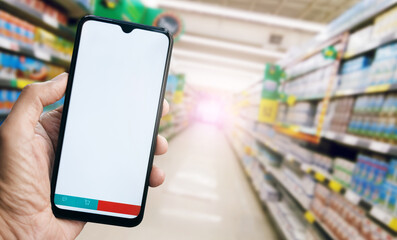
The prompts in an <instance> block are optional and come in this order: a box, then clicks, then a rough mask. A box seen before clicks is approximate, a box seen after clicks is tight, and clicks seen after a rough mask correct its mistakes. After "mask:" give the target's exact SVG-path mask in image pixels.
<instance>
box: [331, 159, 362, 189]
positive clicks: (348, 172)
mask: <svg viewBox="0 0 397 240" xmlns="http://www.w3.org/2000/svg"><path fill="white" fill-rule="evenodd" d="M355 166H356V164H355V163H354V162H351V161H349V160H346V159H343V158H335V160H334V162H333V171H332V176H333V179H335V180H336V181H338V182H339V183H340V184H342V185H343V186H344V187H345V188H349V187H350V183H351V180H352V175H353V171H354V168H355Z"/></svg>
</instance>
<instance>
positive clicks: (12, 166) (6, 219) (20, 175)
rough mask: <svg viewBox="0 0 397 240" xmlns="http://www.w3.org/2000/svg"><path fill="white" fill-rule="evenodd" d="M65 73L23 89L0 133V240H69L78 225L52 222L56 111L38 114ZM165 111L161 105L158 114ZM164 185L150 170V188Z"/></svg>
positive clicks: (61, 89) (57, 95) (58, 93)
mask: <svg viewBox="0 0 397 240" xmlns="http://www.w3.org/2000/svg"><path fill="white" fill-rule="evenodd" d="M67 76H68V75H67V74H66V73H64V74H61V75H59V76H58V77H56V78H54V79H53V80H51V81H48V82H45V83H34V84H30V85H28V86H27V87H25V88H24V90H23V91H22V94H21V95H20V97H19V99H18V100H17V102H16V103H15V105H14V107H13V109H12V111H11V113H10V114H9V116H8V117H7V119H6V120H5V122H4V123H3V125H2V126H1V128H0V238H2V239H74V238H75V237H77V235H78V234H79V233H80V232H81V230H82V229H83V227H84V224H85V223H84V222H78V221H71V220H64V219H58V218H55V217H54V215H53V213H52V210H51V203H50V192H51V189H50V178H51V173H52V167H53V162H54V157H55V149H56V146H57V141H58V131H59V126H60V121H61V115H62V107H61V108H58V109H56V110H53V111H51V112H48V113H46V114H44V115H41V114H42V112H43V107H44V106H47V105H50V104H52V103H54V102H56V101H58V100H59V99H61V98H62V96H63V95H64V93H65V89H66V83H67ZM168 109H169V106H168V103H167V102H166V101H165V102H164V104H163V115H164V114H166V113H167V112H168ZM167 148H168V143H167V140H166V139H165V138H163V137H161V136H158V137H157V146H156V154H157V155H159V154H164V153H165V152H166V151H167ZM163 181H164V173H163V171H162V170H160V169H159V168H157V167H156V166H153V169H152V172H151V175H150V186H151V187H156V186H159V185H160V184H162V183H163Z"/></svg>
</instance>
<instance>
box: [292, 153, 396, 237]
mask: <svg viewBox="0 0 397 240" xmlns="http://www.w3.org/2000/svg"><path fill="white" fill-rule="evenodd" d="M285 159H286V160H287V161H289V162H293V163H294V164H296V165H297V166H298V167H299V168H300V169H301V171H302V172H304V173H306V174H308V175H310V176H312V177H313V178H314V179H315V180H316V181H317V182H318V183H321V184H322V185H324V186H325V187H327V188H328V189H330V190H331V191H332V192H335V193H338V194H340V195H341V196H343V197H344V198H345V199H347V200H348V201H349V202H350V203H351V204H353V205H355V206H358V207H360V208H361V209H363V210H364V211H365V212H366V214H367V216H368V217H370V218H371V219H372V220H374V221H375V222H378V223H379V224H380V225H381V226H382V227H383V228H384V229H385V230H387V231H388V232H390V233H392V234H393V235H397V218H396V217H393V216H392V215H390V214H389V213H388V212H387V211H386V210H384V209H382V208H379V207H378V206H376V205H374V204H372V203H370V202H368V201H367V200H365V198H363V197H361V196H359V195H358V194H356V193H355V192H353V191H352V190H350V189H348V188H345V187H344V186H342V184H340V183H339V182H337V181H335V180H333V179H332V176H331V175H330V174H328V173H325V172H324V170H319V169H316V167H315V166H312V165H309V164H305V163H302V162H301V161H300V160H299V159H298V158H296V157H294V156H292V155H291V154H286V155H285ZM291 194H292V193H291ZM292 195H293V194H292ZM321 224H322V223H320V225H321ZM322 225H324V224H322Z"/></svg>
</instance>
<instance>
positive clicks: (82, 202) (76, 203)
mask: <svg viewBox="0 0 397 240" xmlns="http://www.w3.org/2000/svg"><path fill="white" fill-rule="evenodd" d="M54 202H55V204H57V205H63V206H69V207H77V208H85V209H92V210H97V208H98V200H95V199H90V198H81V197H73V196H68V195H61V194H55V199H54Z"/></svg>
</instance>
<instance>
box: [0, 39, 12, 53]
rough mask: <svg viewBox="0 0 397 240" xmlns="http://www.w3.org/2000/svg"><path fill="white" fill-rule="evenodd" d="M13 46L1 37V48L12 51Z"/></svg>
mask: <svg viewBox="0 0 397 240" xmlns="http://www.w3.org/2000/svg"><path fill="white" fill-rule="evenodd" d="M11 45H12V43H11V41H10V40H8V39H6V38H2V37H0V47H2V48H5V49H9V50H11Z"/></svg>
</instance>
